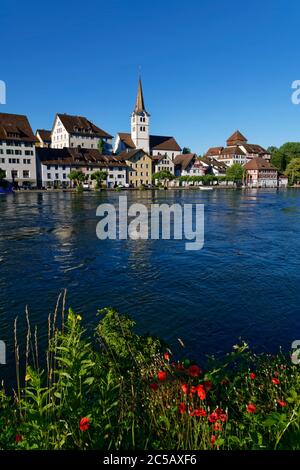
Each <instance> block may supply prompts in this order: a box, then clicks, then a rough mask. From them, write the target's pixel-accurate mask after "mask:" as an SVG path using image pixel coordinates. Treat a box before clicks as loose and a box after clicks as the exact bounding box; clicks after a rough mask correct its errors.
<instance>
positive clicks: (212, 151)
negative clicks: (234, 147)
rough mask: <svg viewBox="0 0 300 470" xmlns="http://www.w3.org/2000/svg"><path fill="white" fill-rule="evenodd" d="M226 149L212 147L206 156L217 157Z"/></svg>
mask: <svg viewBox="0 0 300 470" xmlns="http://www.w3.org/2000/svg"><path fill="white" fill-rule="evenodd" d="M223 148H224V147H210V148H209V149H208V150H207V152H206V154H205V155H206V156H207V157H209V156H215V155H220V153H221V151H222V150H223Z"/></svg>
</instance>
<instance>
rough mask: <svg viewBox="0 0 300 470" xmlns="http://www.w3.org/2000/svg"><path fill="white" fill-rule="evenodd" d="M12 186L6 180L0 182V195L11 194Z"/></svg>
mask: <svg viewBox="0 0 300 470" xmlns="http://www.w3.org/2000/svg"><path fill="white" fill-rule="evenodd" d="M13 191H14V190H13V185H12V184H11V183H9V182H8V181H6V180H1V182H0V194H11V193H13Z"/></svg>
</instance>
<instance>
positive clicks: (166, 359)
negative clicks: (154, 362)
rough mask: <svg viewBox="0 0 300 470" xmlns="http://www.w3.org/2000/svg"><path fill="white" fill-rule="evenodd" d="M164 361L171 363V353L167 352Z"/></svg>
mask: <svg viewBox="0 0 300 470" xmlns="http://www.w3.org/2000/svg"><path fill="white" fill-rule="evenodd" d="M164 360H165V361H169V360H170V354H169V353H167V352H165V353H164Z"/></svg>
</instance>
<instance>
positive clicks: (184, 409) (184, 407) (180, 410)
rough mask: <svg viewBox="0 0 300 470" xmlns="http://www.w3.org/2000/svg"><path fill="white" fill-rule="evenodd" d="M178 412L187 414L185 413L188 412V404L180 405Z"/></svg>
mask: <svg viewBox="0 0 300 470" xmlns="http://www.w3.org/2000/svg"><path fill="white" fill-rule="evenodd" d="M178 410H179V413H180V414H182V415H183V413H185V411H186V404H185V403H179V405H178Z"/></svg>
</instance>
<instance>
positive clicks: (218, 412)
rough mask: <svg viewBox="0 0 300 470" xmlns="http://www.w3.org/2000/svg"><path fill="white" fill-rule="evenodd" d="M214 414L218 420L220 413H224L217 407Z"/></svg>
mask: <svg viewBox="0 0 300 470" xmlns="http://www.w3.org/2000/svg"><path fill="white" fill-rule="evenodd" d="M215 413H217V416H218V418H219V417H220V415H221V414H222V413H224V411H223V410H222V408H219V407H218V408H216V409H215Z"/></svg>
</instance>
